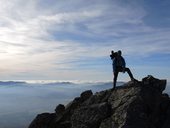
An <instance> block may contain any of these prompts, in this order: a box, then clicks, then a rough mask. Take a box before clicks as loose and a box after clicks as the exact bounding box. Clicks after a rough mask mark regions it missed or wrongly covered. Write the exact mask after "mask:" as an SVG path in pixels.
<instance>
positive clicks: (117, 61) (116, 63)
mask: <svg viewBox="0 0 170 128" xmlns="http://www.w3.org/2000/svg"><path fill="white" fill-rule="evenodd" d="M112 61H113V63H112V65H113V72H115V71H116V68H117V67H122V68H125V66H126V62H125V60H124V58H123V57H122V56H118V57H115V58H114V59H112Z"/></svg>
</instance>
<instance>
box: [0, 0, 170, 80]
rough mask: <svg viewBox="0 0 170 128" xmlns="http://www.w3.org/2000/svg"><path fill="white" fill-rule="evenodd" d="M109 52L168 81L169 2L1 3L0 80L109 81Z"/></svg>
mask: <svg viewBox="0 0 170 128" xmlns="http://www.w3.org/2000/svg"><path fill="white" fill-rule="evenodd" d="M111 50H114V51H118V50H122V53H123V57H124V58H125V60H126V65H127V67H129V68H130V69H131V71H132V73H133V74H134V77H135V78H137V79H139V80H141V79H142V78H143V77H146V76H147V75H153V76H154V77H157V78H161V79H167V80H168V81H170V68H169V65H170V1H169V0H89V1H85V0H8V1H6V0H0V80H80V81H108V80H110V81H111V80H112V77H113V75H112V61H111V60H110V57H109V55H110V51H111ZM118 80H119V81H128V80H130V78H129V77H128V75H127V73H126V74H122V73H120V74H119V78H118Z"/></svg>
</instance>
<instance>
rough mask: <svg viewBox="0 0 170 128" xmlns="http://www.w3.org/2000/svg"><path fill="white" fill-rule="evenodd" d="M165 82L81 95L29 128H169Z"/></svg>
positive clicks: (151, 79)
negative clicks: (164, 91)
mask: <svg viewBox="0 0 170 128" xmlns="http://www.w3.org/2000/svg"><path fill="white" fill-rule="evenodd" d="M165 87H166V80H159V79H156V78H154V77H153V76H148V77H145V78H143V79H142V81H135V82H132V81H130V82H128V83H126V84H124V85H123V86H119V87H117V88H116V89H115V90H113V89H108V90H104V91H101V92H97V93H95V94H93V93H92V91H91V90H87V91H85V92H83V93H82V94H81V95H80V97H77V98H75V99H74V100H73V101H71V102H70V103H69V104H68V105H66V107H65V106H64V105H58V106H57V107H56V109H55V111H56V113H51V114H50V113H43V114H40V115H38V116H37V117H36V118H35V119H34V120H33V121H32V123H31V124H30V126H29V128H169V126H170V98H169V96H168V95H167V94H163V90H164V89H165Z"/></svg>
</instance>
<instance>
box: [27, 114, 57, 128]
mask: <svg viewBox="0 0 170 128" xmlns="http://www.w3.org/2000/svg"><path fill="white" fill-rule="evenodd" d="M55 118H56V114H55V113H52V114H50V113H42V114H39V115H37V117H36V118H35V119H34V120H33V121H32V123H31V124H30V126H29V128H48V127H49V126H50V125H51V123H52V122H53V121H54V119H55Z"/></svg>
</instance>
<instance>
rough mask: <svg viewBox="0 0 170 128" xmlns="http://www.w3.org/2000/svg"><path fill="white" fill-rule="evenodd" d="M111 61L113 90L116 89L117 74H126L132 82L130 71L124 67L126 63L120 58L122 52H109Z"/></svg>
mask: <svg viewBox="0 0 170 128" xmlns="http://www.w3.org/2000/svg"><path fill="white" fill-rule="evenodd" d="M110 57H111V59H112V62H113V63H112V66H113V75H114V78H113V89H115V87H116V81H117V77H118V74H119V72H123V73H125V72H127V73H128V74H129V76H130V78H131V80H132V81H134V80H135V79H134V77H133V75H132V73H131V71H130V69H129V68H127V67H126V62H125V59H124V58H123V57H122V52H121V51H120V50H119V51H118V52H114V51H113V50H112V51H111V55H110Z"/></svg>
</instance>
